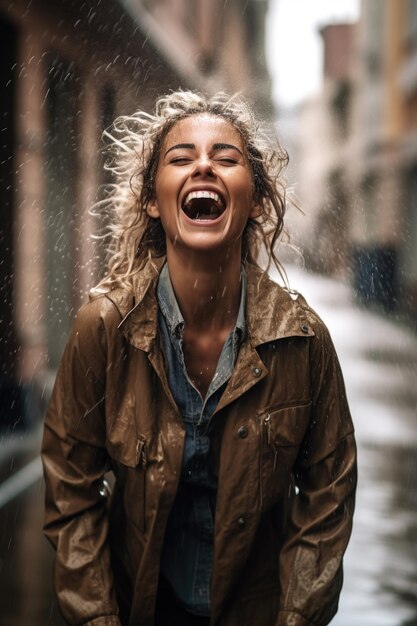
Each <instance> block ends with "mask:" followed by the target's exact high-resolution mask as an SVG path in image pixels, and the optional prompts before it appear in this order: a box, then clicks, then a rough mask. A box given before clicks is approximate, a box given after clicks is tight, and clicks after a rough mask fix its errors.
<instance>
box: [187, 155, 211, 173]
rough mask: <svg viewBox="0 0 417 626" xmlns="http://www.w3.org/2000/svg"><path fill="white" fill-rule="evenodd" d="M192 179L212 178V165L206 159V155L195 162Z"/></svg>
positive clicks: (207, 158) (208, 159)
mask: <svg viewBox="0 0 417 626" xmlns="http://www.w3.org/2000/svg"><path fill="white" fill-rule="evenodd" d="M192 175H193V178H206V177H207V178H214V177H215V175H216V174H215V172H214V169H213V164H212V162H211V160H210V158H209V157H208V155H203V154H202V155H201V156H200V157H199V158H198V159H196V161H195V167H194V171H193V174H192Z"/></svg>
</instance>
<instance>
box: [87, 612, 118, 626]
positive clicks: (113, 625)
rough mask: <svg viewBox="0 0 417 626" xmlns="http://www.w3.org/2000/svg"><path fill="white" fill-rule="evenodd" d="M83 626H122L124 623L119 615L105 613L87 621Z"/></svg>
mask: <svg viewBox="0 0 417 626" xmlns="http://www.w3.org/2000/svg"><path fill="white" fill-rule="evenodd" d="M83 626H122V624H121V622H120V620H119V618H118V617H117V615H103V617H96V618H95V619H92V620H90V621H89V622H85V623H84V624H83Z"/></svg>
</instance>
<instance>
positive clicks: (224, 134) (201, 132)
mask: <svg viewBox="0 0 417 626" xmlns="http://www.w3.org/2000/svg"><path fill="white" fill-rule="evenodd" d="M178 143H192V144H195V145H196V146H197V145H204V146H207V147H208V146H210V145H212V144H215V143H230V144H233V145H236V146H237V147H238V148H240V149H241V150H242V151H243V150H244V148H245V144H244V141H243V138H242V135H241V134H240V132H239V131H238V130H237V129H236V128H235V127H234V126H233V124H232V123H231V122H229V121H228V120H225V119H224V118H223V117H220V116H217V115H210V114H207V113H204V114H200V115H192V116H190V117H186V118H185V119H183V120H180V121H179V122H177V123H176V124H175V125H174V126H173V127H172V128H171V130H170V131H169V132H168V134H167V136H166V137H165V140H164V143H163V147H164V148H166V149H168V148H169V147H170V146H172V145H175V144H178Z"/></svg>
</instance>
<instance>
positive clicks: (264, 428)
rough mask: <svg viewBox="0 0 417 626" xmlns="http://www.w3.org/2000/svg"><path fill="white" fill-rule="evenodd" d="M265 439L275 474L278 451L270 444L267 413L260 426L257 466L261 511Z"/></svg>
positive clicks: (269, 427) (269, 421)
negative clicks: (270, 451) (272, 455)
mask: <svg viewBox="0 0 417 626" xmlns="http://www.w3.org/2000/svg"><path fill="white" fill-rule="evenodd" d="M265 437H266V445H267V446H269V447H270V448H272V451H273V453H274V465H273V471H274V472H275V469H276V466H277V454H278V450H277V448H276V446H275V445H274V444H273V443H272V442H271V414H270V413H267V414H266V415H265V417H264V418H263V420H262V424H261V451H260V455H259V458H260V466H259V484H260V502H261V510H263V504H264V502H263V501H264V485H263V452H264V446H265Z"/></svg>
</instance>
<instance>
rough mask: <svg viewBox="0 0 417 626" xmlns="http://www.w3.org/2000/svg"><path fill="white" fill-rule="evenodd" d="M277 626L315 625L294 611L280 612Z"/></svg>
mask: <svg viewBox="0 0 417 626" xmlns="http://www.w3.org/2000/svg"><path fill="white" fill-rule="evenodd" d="M275 626H314V624H313V622H310V621H309V620H308V619H305V617H303V616H302V615H300V614H299V613H294V611H280V612H279V613H278V617H277V621H276V624H275Z"/></svg>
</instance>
